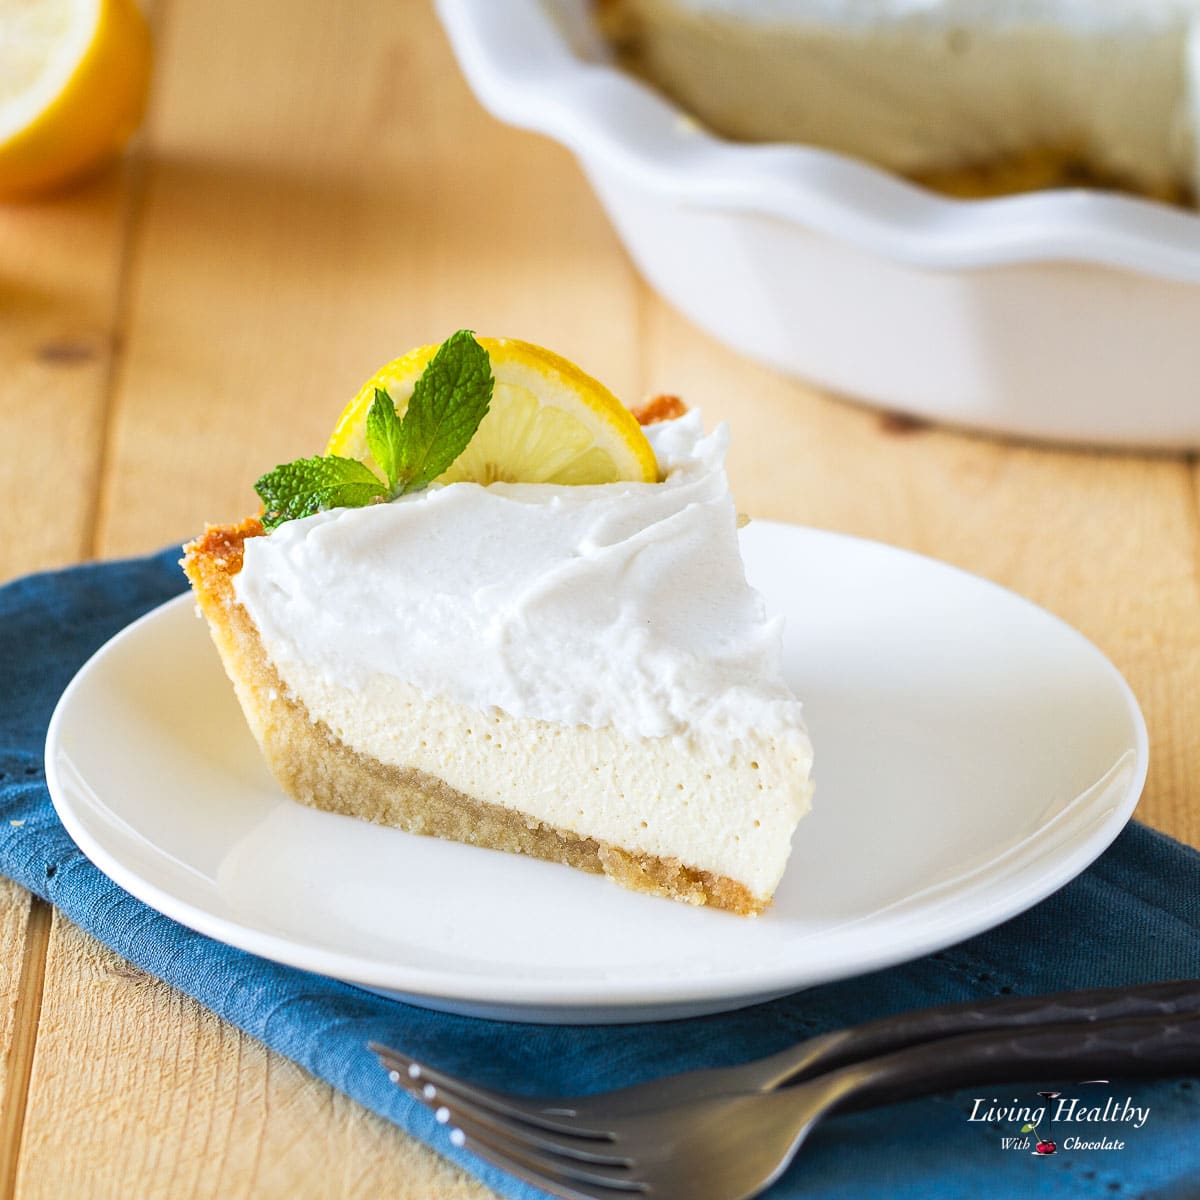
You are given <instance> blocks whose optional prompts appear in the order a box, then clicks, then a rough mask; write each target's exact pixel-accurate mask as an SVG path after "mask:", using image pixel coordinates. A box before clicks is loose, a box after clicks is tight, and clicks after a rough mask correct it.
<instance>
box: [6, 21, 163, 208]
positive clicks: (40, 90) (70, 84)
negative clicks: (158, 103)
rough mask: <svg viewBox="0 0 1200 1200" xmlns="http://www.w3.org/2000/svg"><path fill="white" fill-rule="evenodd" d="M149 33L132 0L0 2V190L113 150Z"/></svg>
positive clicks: (138, 94) (143, 65)
mask: <svg viewBox="0 0 1200 1200" xmlns="http://www.w3.org/2000/svg"><path fill="white" fill-rule="evenodd" d="M149 80H150V33H149V29H148V28H147V25H146V19H145V17H143V16H142V12H141V9H139V8H138V6H137V4H136V3H135V2H134V0H20V2H19V3H15V4H13V3H0V198H3V199H10V198H16V197H23V196H29V195H33V194H34V193H37V192H41V191H44V190H46V189H48V188H51V187H53V186H55V185H57V184H59V183H63V182H65V181H67V180H69V179H71V178H73V177H75V176H77V175H81V174H83V173H85V172H86V171H88V170H90V169H91V168H93V167H95V166H97V165H99V163H101V162H102V161H103V160H105V159H106V158H108V157H110V156H111V155H113V154H115V153H116V151H117V150H118V149H119V148H120V147H121V145H122V144H123V143H124V142H125V140H126V138H128V137H129V135H130V134H131V133H133V131H134V130H135V129H136V128H137V126H138V122H139V121H140V120H141V116H142V110H143V107H144V106H145V101H146V90H147V86H148V84H149Z"/></svg>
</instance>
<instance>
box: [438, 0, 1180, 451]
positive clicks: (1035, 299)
mask: <svg viewBox="0 0 1200 1200" xmlns="http://www.w3.org/2000/svg"><path fill="white" fill-rule="evenodd" d="M437 7H438V11H439V13H440V15H441V18H442V21H443V24H444V25H445V28H446V30H447V32H448V34H449V37H450V40H451V43H452V45H453V47H454V49H455V52H456V54H457V56H458V60H459V63H460V65H461V67H462V69H463V71H464V73H465V75H466V77H467V79H468V81H469V82H470V84H471V86H472V87H473V88H474V90H475V92H476V94H477V95H478V97H479V98H480V100H481V101H482V102H483V104H484V105H485V106H486V107H487V108H488V109H489V110H491V112H492V113H493V114H495V115H496V116H497V117H499V118H501V119H502V120H505V121H508V122H510V123H512V124H514V125H519V126H522V127H524V128H527V129H532V130H536V131H537V132H540V133H544V134H546V135H548V136H550V137H552V138H555V139H556V140H558V141H560V142H562V143H563V144H564V145H566V146H567V147H569V148H570V149H571V150H572V151H573V152H574V153H575V155H576V156H577V157H578V159H579V161H580V163H581V165H582V167H583V169H584V171H585V173H586V174H587V176H588V178H589V179H590V180H591V182H592V184H593V186H594V187H595V189H596V192H597V194H598V195H599V197H600V199H601V201H602V202H603V204H604V206H605V208H606V209H607V210H608V213H609V215H610V217H611V218H612V220H613V223H614V224H615V226H616V227H617V229H618V231H619V233H620V235H621V237H622V238H623V240H624V242H625V245H626V247H627V248H628V250H629V253H630V254H631V256H632V257H633V259H634V261H635V262H636V264H637V265H638V267H639V268H640V269H641V271H642V272H643V274H645V276H646V277H647V279H648V280H649V281H650V282H651V283H652V284H653V285H654V286H655V288H657V289H658V290H659V291H660V292H661V293H662V294H663V296H664V297H665V298H666V299H667V300H669V301H670V302H671V303H672V304H674V305H675V306H676V307H677V308H679V309H680V310H681V311H682V312H683V313H684V314H685V315H687V316H688V317H690V318H691V319H692V320H693V321H695V322H696V324H697V325H699V326H700V327H701V328H703V329H705V330H706V331H708V332H709V333H711V334H712V335H714V336H715V337H717V338H718V339H720V340H721V341H723V342H726V343H728V344H729V345H731V346H733V347H735V348H736V349H738V350H740V351H742V352H744V353H746V354H748V355H749V356H751V357H753V358H756V359H758V360H760V361H762V362H765V363H768V364H770V365H772V366H774V367H776V368H778V369H780V370H782V371H784V372H786V373H788V374H791V375H794V376H797V377H799V378H803V379H807V380H811V381H813V382H815V383H818V384H820V385H822V386H824V387H827V388H830V389H833V390H835V391H838V392H840V393H844V394H845V395H847V396H850V397H854V398H858V399H862V400H865V401H868V402H871V403H874V404H878V405H882V406H886V407H889V408H894V409H898V410H901V411H904V412H907V413H910V414H913V415H916V416H920V417H926V418H930V419H934V420H938V421H942V422H948V423H951V424H955V425H961V426H965V427H972V428H978V429H982V430H987V431H993V432H998V433H1004V434H1009V435H1016V436H1021V437H1029V438H1038V439H1051V440H1070V441H1078V442H1086V443H1095V444H1110V445H1127V446H1142V447H1160V448H1192V447H1195V446H1197V445H1200V403H1197V401H1196V380H1197V378H1198V377H1200V335H1198V334H1197V330H1198V329H1200V217H1198V216H1197V215H1196V214H1193V213H1191V212H1186V211H1183V210H1177V209H1173V208H1169V207H1167V206H1165V205H1161V204H1158V203H1154V202H1151V201H1148V200H1141V199H1138V198H1136V197H1130V196H1120V195H1112V194H1106V193H1101V192H1095V191H1085V190H1062V191H1044V192H1031V193H1027V194H1024V195H1019V196H1011V197H1003V198H997V199H991V200H972V201H958V200H952V199H948V198H945V197H941V196H938V195H935V194H934V193H932V192H929V191H927V190H925V189H922V188H919V187H917V186H914V185H912V184H910V183H907V182H905V181H903V180H901V179H898V178H895V177H893V176H891V175H889V174H887V173H885V172H883V171H880V170H877V169H876V168H874V167H871V166H869V165H866V164H863V163H860V162H856V161H853V160H851V159H849V158H846V157H844V156H841V155H837V154H833V153H829V152H827V151H822V150H817V149H813V148H810V147H803V146H766V145H739V144H734V143H730V142H726V141H722V140H720V139H718V138H716V137H714V136H712V135H710V134H708V133H706V132H705V131H704V130H702V129H700V128H698V127H697V126H696V124H695V123H694V122H692V121H690V120H688V119H687V118H686V117H685V116H684V115H683V114H682V113H681V112H680V111H679V110H678V109H676V108H674V107H673V106H672V105H670V104H669V103H667V102H666V101H665V100H663V99H661V98H660V97H659V96H658V95H656V94H655V93H654V92H653V91H652V90H651V89H650V88H648V87H646V86H645V85H643V84H641V83H640V82H638V81H636V80H634V79H632V78H630V77H629V76H627V75H626V74H625V73H624V72H622V71H620V70H619V69H617V68H616V67H614V66H613V65H611V63H609V62H608V60H607V58H606V55H605V50H604V48H603V46H601V44H600V42H599V39H598V38H597V37H596V36H595V34H594V33H593V32H592V31H591V28H590V23H589V19H588V17H587V8H588V0H503V2H502V3H495V0H438V4H437Z"/></svg>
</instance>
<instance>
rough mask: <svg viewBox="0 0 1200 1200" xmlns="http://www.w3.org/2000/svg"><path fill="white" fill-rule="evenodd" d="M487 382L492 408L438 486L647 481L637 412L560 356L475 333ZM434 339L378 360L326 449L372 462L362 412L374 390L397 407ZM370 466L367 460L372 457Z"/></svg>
mask: <svg viewBox="0 0 1200 1200" xmlns="http://www.w3.org/2000/svg"><path fill="white" fill-rule="evenodd" d="M476 340H477V341H478V342H479V344H480V345H481V346H482V347H483V348H484V349H485V350H486V351H487V352H488V357H489V358H490V359H491V363H492V375H493V376H494V377H495V380H496V387H495V390H494V391H493V393H492V403H491V407H490V408H489V409H488V414H487V416H486V417H484V418H483V422H482V423H481V424H480V426H479V429H478V430H477V431H476V433H475V436H474V437H473V438H472V439H471V442H470V444H469V445H468V446H467V448H466V450H464V451H463V453H462V454H461V455H459V457H458V458H457V459H456V460H455V461H454V463H453V464H452V465H451V466H450V469H449V470H448V471H446V472H445V473H444V474H443V475H442V476H441V478H440V482H442V483H456V482H460V481H470V482H473V483H482V484H489V483H496V482H497V481H499V480H504V481H506V482H509V483H569V484H587V483H616V482H618V481H619V480H632V481H636V482H643V483H654V482H655V481H657V479H658V461H657V459H656V458H655V457H654V450H653V449H652V448H651V446H650V443H649V442H648V441H647V440H646V435H645V434H644V433H643V432H642V427H641V426H640V425H639V424H638V423H637V418H636V417H635V416H634V415H633V414H632V413H631V412H630V411H629V409H627V408H626V407H625V406H624V405H623V404H622V403H621V402H620V400H618V399H617V398H616V396H614V395H613V394H612V392H610V391H609V390H608V388H606V387H605V386H604V385H603V384H601V383H598V382H597V381H596V380H595V379H593V378H592V377H591V376H590V375H586V374H584V372H583V371H581V370H580V369H579V368H578V367H577V366H575V364H574V363H572V362H568V361H567V360H566V359H565V358H561V357H560V356H559V355H557V354H554V353H552V352H551V351H549V350H544V349H543V348H542V347H541V346H533V345H531V344H530V343H529V342H520V341H517V340H516V339H515V338H478V339H476ZM436 352H437V346H421V347H420V348H419V349H417V350H411V351H409V353H408V354H405V355H404V356H403V357H402V358H397V359H394V360H393V361H392V362H390V363H388V364H387V365H386V366H383V367H380V369H379V370H378V371H376V372H375V374H374V375H372V376H371V378H370V379H368V380H367V382H366V383H365V384H363V386H362V389H361V390H360V391H359V393H358V395H357V396H355V397H354V399H353V400H351V401H350V403H349V404H348V405H347V406H346V408H345V410H344V411H343V413H342V415H341V417H340V418H339V419H338V423H337V425H336V426H335V427H334V430H333V436H332V437H331V438H330V439H329V445H328V446H327V447H326V451H325V452H326V453H327V454H338V455H341V456H342V457H344V458H358V459H362V460H363V461H364V462H367V463H372V459H371V454H370V451H369V450H368V449H367V410H368V409H369V408H370V407H371V402H372V400H374V398H375V389H376V388H382V389H383V390H385V391H386V392H387V393H388V395H389V396H391V398H392V400H393V402H394V403H395V405H396V411H397V412H399V413H401V414H403V413H404V410H405V409H406V408H407V407H408V401H409V397H410V396H412V392H413V387H414V386H415V385H416V382H417V380H418V379H419V378H420V376H421V372H422V371H424V370H425V367H426V365H427V364H428V362H429V360H430V359H431V358H432V357H433V356H434V354H435V353H436ZM372 465H373V464H372Z"/></svg>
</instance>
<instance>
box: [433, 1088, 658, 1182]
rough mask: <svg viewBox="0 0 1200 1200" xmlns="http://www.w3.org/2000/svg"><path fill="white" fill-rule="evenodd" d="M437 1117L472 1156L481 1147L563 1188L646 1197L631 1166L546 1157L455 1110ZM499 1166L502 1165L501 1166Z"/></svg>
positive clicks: (546, 1155) (525, 1144) (453, 1138)
mask: <svg viewBox="0 0 1200 1200" xmlns="http://www.w3.org/2000/svg"><path fill="white" fill-rule="evenodd" d="M437 1117H438V1120H439V1121H441V1122H442V1123H443V1124H451V1125H452V1126H453V1129H452V1131H451V1140H452V1141H454V1143H455V1144H456V1145H458V1144H461V1145H462V1146H464V1147H465V1148H466V1149H468V1150H470V1151H471V1152H472V1153H479V1150H480V1148H481V1147H484V1148H486V1149H488V1150H490V1151H491V1152H492V1154H494V1155H498V1156H500V1157H503V1158H505V1159H507V1160H509V1161H511V1162H515V1163H519V1164H520V1165H521V1166H522V1167H523V1168H524V1169H525V1170H527V1171H532V1172H534V1173H535V1174H537V1175H540V1176H541V1177H542V1178H543V1179H544V1180H546V1181H548V1182H553V1183H555V1184H559V1185H561V1184H563V1183H567V1184H571V1185H579V1184H584V1185H586V1186H587V1187H589V1188H599V1189H603V1191H602V1192H601V1193H600V1194H601V1195H603V1196H605V1197H616V1196H620V1195H625V1196H629V1195H631V1194H642V1193H645V1191H646V1190H647V1187H646V1184H645V1183H644V1182H643V1181H641V1180H639V1179H638V1178H636V1177H635V1176H633V1175H631V1174H630V1171H629V1168H628V1167H616V1166H608V1165H606V1164H603V1163H585V1162H580V1161H579V1160H578V1159H569V1158H560V1157H557V1156H552V1155H550V1154H544V1153H542V1152H540V1151H538V1150H536V1149H534V1148H533V1147H532V1146H530V1145H529V1144H528V1143H524V1142H521V1141H517V1140H513V1139H511V1138H508V1137H506V1136H504V1135H503V1134H499V1135H494V1134H493V1132H492V1131H491V1130H489V1129H487V1128H485V1127H483V1126H479V1125H476V1124H475V1123H474V1122H473V1121H472V1120H470V1119H469V1118H468V1117H465V1116H464V1115H463V1114H462V1113H459V1112H455V1111H454V1110H453V1109H451V1110H449V1112H448V1113H447V1115H446V1118H445V1119H444V1120H443V1117H442V1110H439V1112H438V1114H437ZM455 1133H460V1134H461V1135H462V1139H461V1142H460V1141H459V1139H457V1138H455V1137H454V1134H455ZM489 1161H494V1160H489ZM497 1165H498V1166H499V1165H501V1164H499V1163H497Z"/></svg>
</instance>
